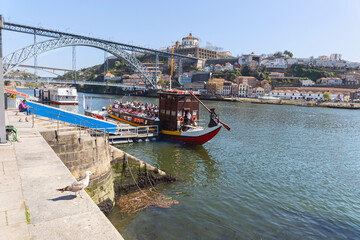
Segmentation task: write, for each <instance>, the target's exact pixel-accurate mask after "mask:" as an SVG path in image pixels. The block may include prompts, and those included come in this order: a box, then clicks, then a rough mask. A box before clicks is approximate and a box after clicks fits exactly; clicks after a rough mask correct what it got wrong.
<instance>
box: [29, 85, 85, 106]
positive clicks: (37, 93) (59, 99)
mask: <svg viewBox="0 0 360 240" xmlns="http://www.w3.org/2000/svg"><path fill="white" fill-rule="evenodd" d="M34 97H38V98H39V99H40V101H41V102H48V103H52V104H58V105H78V104H79V102H78V94H77V90H76V88H75V87H66V86H65V87H59V86H50V87H43V88H41V89H34Z"/></svg>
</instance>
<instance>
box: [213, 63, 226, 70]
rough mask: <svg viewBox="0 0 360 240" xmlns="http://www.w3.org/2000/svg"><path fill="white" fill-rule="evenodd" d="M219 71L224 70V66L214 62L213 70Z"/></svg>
mask: <svg viewBox="0 0 360 240" xmlns="http://www.w3.org/2000/svg"><path fill="white" fill-rule="evenodd" d="M221 71H224V67H223V66H221V65H220V64H216V65H215V66H214V72H221Z"/></svg>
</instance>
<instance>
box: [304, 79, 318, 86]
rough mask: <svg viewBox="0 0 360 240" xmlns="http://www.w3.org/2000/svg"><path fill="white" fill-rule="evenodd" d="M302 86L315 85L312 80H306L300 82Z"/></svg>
mask: <svg viewBox="0 0 360 240" xmlns="http://www.w3.org/2000/svg"><path fill="white" fill-rule="evenodd" d="M300 83H301V86H314V85H315V83H314V81H312V80H310V79H304V80H300Z"/></svg>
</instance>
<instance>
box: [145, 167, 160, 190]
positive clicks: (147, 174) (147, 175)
mask: <svg viewBox="0 0 360 240" xmlns="http://www.w3.org/2000/svg"><path fill="white" fill-rule="evenodd" d="M145 169H146V177H147V179H148V180H149V183H150V185H151V188H154V189H155V191H157V190H156V188H155V186H153V185H152V183H151V181H150V178H149V173H148V170H147V167H146V163H145Z"/></svg>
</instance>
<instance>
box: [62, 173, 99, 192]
mask: <svg viewBox="0 0 360 240" xmlns="http://www.w3.org/2000/svg"><path fill="white" fill-rule="evenodd" d="M92 174H93V173H92V172H90V171H86V172H85V177H84V178H83V179H81V180H79V181H75V182H73V183H72V184H71V185H69V186H67V187H64V188H59V189H56V190H58V191H60V192H64V191H70V192H75V197H77V193H79V196H80V198H83V197H82V196H81V194H80V191H81V190H83V189H85V188H86V187H87V186H88V185H89V181H90V175H92Z"/></svg>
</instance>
